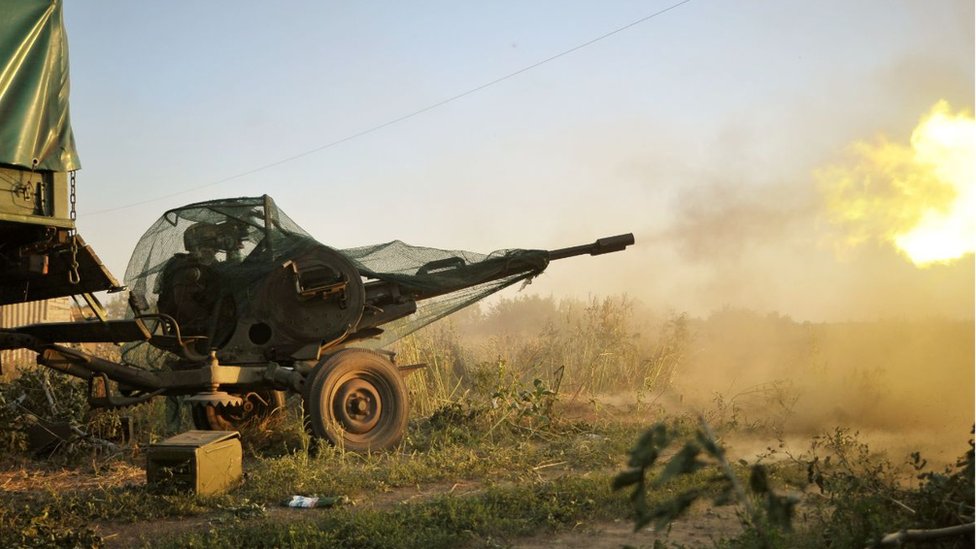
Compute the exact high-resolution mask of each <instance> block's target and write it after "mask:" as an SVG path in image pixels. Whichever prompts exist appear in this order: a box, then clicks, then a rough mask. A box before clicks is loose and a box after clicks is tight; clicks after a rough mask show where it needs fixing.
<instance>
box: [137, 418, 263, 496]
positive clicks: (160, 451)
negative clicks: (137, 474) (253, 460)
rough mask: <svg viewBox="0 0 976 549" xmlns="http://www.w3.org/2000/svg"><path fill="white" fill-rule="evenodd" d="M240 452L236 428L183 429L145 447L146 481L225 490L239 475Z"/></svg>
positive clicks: (199, 489) (209, 491) (176, 487)
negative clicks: (147, 448) (230, 429)
mask: <svg viewBox="0 0 976 549" xmlns="http://www.w3.org/2000/svg"><path fill="white" fill-rule="evenodd" d="M242 455H243V451H242V450H241V435H240V433H238V432H237V431H187V432H185V433H181V434H179V435H176V436H173V437H170V438H168V439H166V440H163V441H161V442H158V443H156V444H153V445H152V446H150V447H149V452H148V455H147V458H146V483H147V484H148V485H149V486H150V488H156V489H163V490H187V491H192V492H194V493H196V494H200V495H206V494H219V493H222V492H227V491H229V490H231V489H233V488H235V487H237V486H238V485H239V484H240V482H241V479H242V478H243V469H242V466H241V458H242Z"/></svg>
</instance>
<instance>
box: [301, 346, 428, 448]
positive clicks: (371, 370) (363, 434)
mask: <svg viewBox="0 0 976 549" xmlns="http://www.w3.org/2000/svg"><path fill="white" fill-rule="evenodd" d="M344 390H345V391H346V392H345V393H344V392H343V391H344ZM353 392H354V393H355V394H356V395H368V397H369V398H367V399H366V401H367V402H368V403H367V404H364V405H363V406H364V407H365V408H370V409H369V411H368V413H365V412H361V413H363V415H364V416H366V418H367V420H366V421H364V422H361V423H358V424H356V423H351V422H349V421H344V418H343V415H344V414H343V403H342V402H338V401H339V400H342V399H343V398H344V397H345V398H347V400H346V403H345V405H346V406H348V405H349V404H350V401H349V400H348V398H349V394H350V393H353ZM304 397H305V411H306V414H307V418H306V420H307V422H308V427H309V430H310V431H311V432H312V434H313V435H314V436H316V437H318V438H320V439H327V440H328V441H329V442H331V443H332V444H334V445H336V446H339V447H342V448H345V449H347V450H352V451H354V452H370V451H380V450H389V449H391V448H395V447H396V446H397V445H398V444H399V443H400V440H401V439H403V435H404V433H405V432H406V430H407V420H408V419H409V418H408V412H409V406H408V400H407V386H406V383H405V382H404V380H403V376H402V375H400V372H399V371H398V370H397V368H396V366H394V365H393V363H392V362H390V361H389V360H387V358H386V357H385V356H383V355H381V354H379V353H375V352H373V351H368V350H365V349H346V350H343V351H339V352H338V353H336V354H334V355H332V356H329V357H327V358H326V359H325V360H323V361H322V362H320V363H319V364H318V365H316V367H315V369H314V370H313V371H312V373H311V374H310V375H309V378H308V380H306V390H305V395H304ZM356 398H358V396H357V397H356ZM374 399H375V402H374ZM346 419H348V418H346Z"/></svg>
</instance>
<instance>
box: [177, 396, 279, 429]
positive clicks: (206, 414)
mask: <svg viewBox="0 0 976 549" xmlns="http://www.w3.org/2000/svg"><path fill="white" fill-rule="evenodd" d="M238 396H240V397H241V398H243V399H244V404H242V405H241V406H209V405H206V404H194V405H193V407H192V408H191V415H192V416H193V425H194V427H196V428H197V429H203V430H205V431H239V430H240V429H241V427H243V426H244V425H246V424H247V423H250V422H252V421H259V420H262V419H266V418H269V417H271V415H272V414H273V413H275V412H276V411H279V410H283V409H284V407H285V392H284V391H270V390H266V391H256V392H253V393H245V394H242V395H238Z"/></svg>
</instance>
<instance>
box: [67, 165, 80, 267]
mask: <svg viewBox="0 0 976 549" xmlns="http://www.w3.org/2000/svg"><path fill="white" fill-rule="evenodd" d="M69 174H70V176H69V177H70V181H71V183H70V186H69V191H68V203H69V204H70V207H71V209H70V210H69V213H68V215H69V217H70V218H71V229H69V230H68V238H70V239H71V268H70V269H69V270H68V282H70V283H72V284H77V283H79V282H81V274H79V273H78V234H77V233H78V227H77V225H76V224H75V223H76V220H77V219H78V212H77V210H76V209H75V202H76V200H77V196H76V195H75V183H76V182H75V170H71V172H69Z"/></svg>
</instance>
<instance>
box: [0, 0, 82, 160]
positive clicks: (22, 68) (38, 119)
mask: <svg viewBox="0 0 976 549" xmlns="http://www.w3.org/2000/svg"><path fill="white" fill-rule="evenodd" d="M68 88H69V79H68V40H67V36H66V35H65V31H64V23H63V21H62V0H0V164H7V165H12V166H19V167H23V168H27V169H36V170H49V171H55V172H67V171H71V170H77V169H78V168H80V167H81V164H80V162H79V161H78V153H77V151H76V150H75V140H74V135H73V134H72V132H71V121H70V117H69V113H68Z"/></svg>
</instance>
